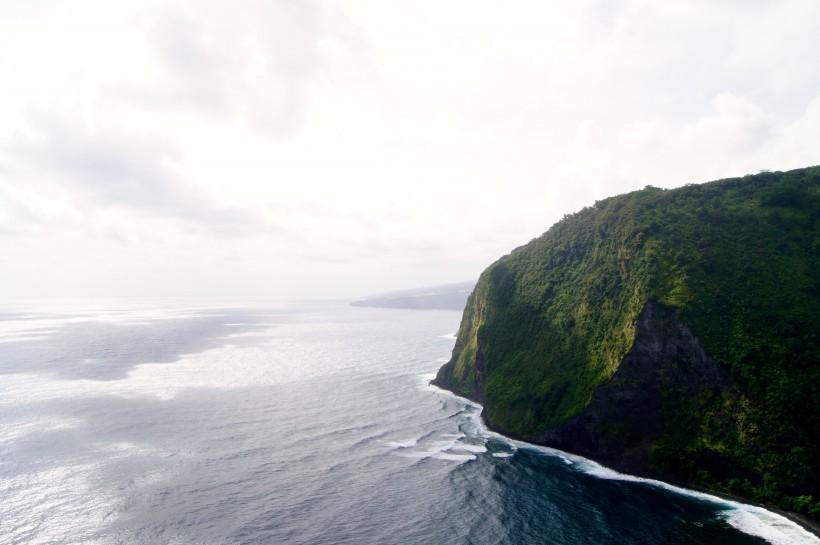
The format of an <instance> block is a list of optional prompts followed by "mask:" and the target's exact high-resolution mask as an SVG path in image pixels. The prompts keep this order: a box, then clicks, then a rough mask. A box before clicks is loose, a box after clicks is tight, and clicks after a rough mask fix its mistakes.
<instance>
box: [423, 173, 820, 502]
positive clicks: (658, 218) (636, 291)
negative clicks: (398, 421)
mask: <svg viewBox="0 0 820 545" xmlns="http://www.w3.org/2000/svg"><path fill="white" fill-rule="evenodd" d="M435 383H436V384H438V385H440V386H442V387H445V388H448V389H450V390H453V391H454V392H456V393H459V394H462V395H465V396H467V397H470V398H472V399H476V400H478V401H481V402H482V403H484V407H485V410H484V416H485V418H486V420H487V422H488V423H489V424H490V425H491V426H492V427H493V428H495V429H497V430H499V431H502V432H504V433H507V434H510V435H513V436H516V437H520V438H523V439H527V440H530V441H535V442H538V443H542V444H547V445H553V446H557V447H559V448H562V449H565V450H568V451H572V452H578V453H581V454H584V455H587V456H590V457H592V458H595V459H599V460H601V461H604V462H606V463H607V464H609V465H611V466H614V467H616V468H620V469H622V470H628V471H630V472H632V473H638V474H643V475H651V476H658V477H664V478H668V479H674V480H677V481H682V482H688V483H696V484H699V485H702V486H706V487H709V488H712V489H716V490H722V491H727V492H731V493H735V494H740V495H743V496H746V497H748V498H751V499H755V500H759V501H764V502H770V503H775V504H777V505H779V506H781V507H784V508H786V509H790V510H794V511H800V512H804V513H807V514H810V515H811V516H814V517H818V516H820V485H819V484H818V469H820V468H818V466H819V465H820V452H818V446H820V168H818V167H812V168H807V169H800V170H794V171H790V172H763V173H760V174H757V175H754V176H745V177H743V178H734V179H728V180H720V181H716V182H711V183H707V184H702V185H689V186H686V187H683V188H679V189H674V190H661V189H658V188H652V187H647V188H646V189H644V190H642V191H636V192H633V193H629V194H626V195H621V196H618V197H613V198H610V199H606V200H603V201H600V202H597V203H596V204H595V205H594V206H592V207H589V208H585V209H584V210H582V211H580V212H578V213H576V214H573V215H570V216H566V217H565V218H564V219H563V220H562V221H560V222H558V223H557V224H555V225H554V226H552V228H550V230H549V231H547V232H546V233H545V234H544V235H542V236H541V237H539V238H537V239H535V240H532V241H531V242H529V243H528V244H526V245H524V246H522V247H520V248H518V249H516V250H514V251H513V252H512V253H510V254H509V255H507V256H504V257H502V258H501V259H499V260H498V261H496V262H495V263H494V264H492V265H491V266H490V267H489V268H488V269H487V270H485V271H484V273H483V274H482V275H481V278H480V279H479V282H478V284H477V285H476V288H475V290H474V291H473V293H472V295H471V296H470V298H469V299H468V301H467V306H466V308H465V310H464V315H463V318H462V323H461V327H460V329H459V333H458V338H457V341H456V345H455V348H454V350H453V356H452V358H451V360H450V361H449V362H448V363H447V364H446V365H444V367H442V368H441V370H440V371H439V373H438V375H437V377H436V379H435Z"/></svg>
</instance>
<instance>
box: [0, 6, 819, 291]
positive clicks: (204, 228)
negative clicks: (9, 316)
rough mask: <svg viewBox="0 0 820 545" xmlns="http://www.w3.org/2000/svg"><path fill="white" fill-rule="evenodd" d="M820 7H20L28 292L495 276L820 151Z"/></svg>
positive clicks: (0, 35)
mask: <svg viewBox="0 0 820 545" xmlns="http://www.w3.org/2000/svg"><path fill="white" fill-rule="evenodd" d="M818 30H820V2H817V1H816V0H793V1H791V0H772V1H767V0H727V1H716V0H708V1H707V0H703V1H700V0H690V1H687V2H667V1H656V2H650V1H638V0H635V1H629V0H625V1H614V0H586V1H572V2H545V1H535V2H518V1H513V2H504V3H499V2H489V1H482V0H471V1H447V2H441V1H435V2H434V1H425V0H422V1H415V2H384V1H382V0H372V1H366V0H350V1H346V0H341V1H331V0H328V1H325V2H318V1H316V2H314V1H311V0H267V1H261V0H260V1H255V0H249V1H237V2H222V1H212V0H197V1H195V2H194V1H191V2H185V1H177V0H170V1H165V2H155V1H136V2H126V1H122V2H110V1H108V0H103V1H85V0H71V1H60V0H24V1H13V0H11V1H5V2H3V3H2V4H0V300H4V301H9V300H16V299H20V300H23V299H38V300H41V299H45V300H48V299H52V298H53V299H55V300H56V299H58V298H66V297H68V298H80V299H82V298H118V297H122V298H150V299H164V298H192V299H197V300H208V299H214V300H215V299H219V300H237V301H239V300H259V301H263V300H280V299H305V298H348V297H356V296H358V295H362V294H368V293H373V292H380V291H386V290H391V289H400V288H412V287H417V286H425V285H433V284H439V283H446V282H456V281H462V280H469V279H473V278H477V276H478V274H479V273H480V272H481V271H482V270H483V269H484V268H485V267H486V266H487V265H489V264H490V263H492V262H493V261H494V260H495V259H497V258H498V257H500V256H502V255H504V254H506V253H508V252H509V251H510V250H512V249H513V248H515V247H516V246H519V245H521V244H524V243H526V242H527V241H529V240H530V239H532V238H533V237H536V236H538V235H539V234H541V233H543V232H544V231H546V230H547V229H548V228H549V226H550V225H552V224H553V223H554V222H555V221H557V220H559V219H560V218H561V217H562V216H563V215H564V214H567V213H571V212H574V211H577V210H579V209H581V208H583V207H584V206H587V205H591V204H593V203H594V202H595V201H596V200H599V199H602V198H605V197H608V196H612V195H616V194H619V193H623V192H626V191H631V190H635V189H640V188H643V187H644V186H646V185H649V184H651V185H654V186H659V187H664V188H672V187H677V186H681V185H684V184H686V183H696V182H704V181H708V180H713V179H718V178H723V177H730V176H739V175H744V174H747V173H755V172H758V171H760V170H763V169H768V170H786V169H791V168H799V167H803V166H809V165H814V164H818V163H820V47H818V41H817V40H818V38H817V35H818V34H817V33H818Z"/></svg>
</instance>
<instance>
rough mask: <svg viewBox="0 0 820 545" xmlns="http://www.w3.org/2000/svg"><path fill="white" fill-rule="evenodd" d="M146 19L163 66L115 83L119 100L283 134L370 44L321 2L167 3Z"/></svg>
mask: <svg viewBox="0 0 820 545" xmlns="http://www.w3.org/2000/svg"><path fill="white" fill-rule="evenodd" d="M141 28H142V29H143V32H144V38H145V42H146V44H147V46H148V48H149V49H150V50H151V51H152V53H153V55H154V58H155V59H156V60H157V61H158V64H159V67H160V70H158V71H157V74H156V75H155V77H154V78H153V79H152V80H148V81H146V80H138V81H126V82H120V83H118V84H116V85H113V86H111V87H109V89H108V92H109V93H110V96H111V97H112V98H113V99H114V100H117V99H127V100H131V101H135V102H137V103H141V104H142V105H147V106H149V107H153V108H160V109H168V110H186V109H188V110H195V111H197V112H198V113H204V114H207V115H214V116H225V117H228V118H230V117H232V116H238V117H239V118H240V119H242V121H243V123H244V124H245V125H246V126H249V127H252V128H254V129H257V130H259V131H261V133H263V134H266V135H268V136H270V137H274V138H286V137H290V136H292V135H294V134H295V133H297V132H298V131H299V130H300V129H301V128H302V127H303V125H304V123H305V119H306V115H307V111H308V103H309V98H310V94H311V89H312V87H313V86H314V85H316V84H317V81H319V80H321V79H322V77H323V76H324V77H327V75H328V72H329V71H331V70H332V68H333V65H334V62H335V61H336V60H338V59H337V57H339V56H344V55H349V54H353V55H357V56H359V57H361V56H362V55H363V52H364V51H365V47H364V46H363V40H362V39H361V38H360V36H359V31H358V29H357V28H356V27H355V25H353V24H352V23H351V22H350V21H349V20H348V19H347V18H346V17H345V15H344V14H343V12H342V11H341V10H339V9H335V8H333V7H332V5H331V4H326V3H319V2H314V1H310V0H307V1H302V2H291V1H287V0H277V1H261V0H256V1H250V2H245V3H243V5H242V8H241V9H237V7H236V6H233V5H228V4H225V3H224V2H217V1H201V2H196V3H193V4H192V3H188V2H167V3H163V4H162V5H160V6H158V7H154V8H153V9H151V10H149V11H148V12H147V13H146V14H145V15H144V16H143V17H142V23H141Z"/></svg>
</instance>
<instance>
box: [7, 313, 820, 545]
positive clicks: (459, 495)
mask: <svg viewBox="0 0 820 545" xmlns="http://www.w3.org/2000/svg"><path fill="white" fill-rule="evenodd" d="M459 320H460V313H458V312H451V311H420V310H391V309H368V308H361V307H349V306H346V305H343V304H331V303H328V304H324V305H310V306H299V305H279V306H275V307H271V308H265V307H259V306H254V307H246V308H223V307H202V306H199V307H185V306H175V307H170V308H169V307H162V306H147V307H146V306H140V307H136V306H125V307H124V306H117V305H114V306H106V307H97V308H72V309H68V310H67V309H56V310H55V309H54V308H48V307H46V308H37V309H34V308H33V307H32V308H30V309H26V308H24V309H19V308H18V309H15V310H13V311H12V310H10V311H7V312H4V313H1V314H0V544H18V543H19V544H72V543H76V544H80V543H82V544H94V543H99V544H115V543H122V544H146V545H147V544H151V545H155V544H165V543H167V544H245V543H247V544H261V543H270V544H290V543H294V544H351V545H353V544H355V545H362V544H394V543H395V544H404V545H408V544H450V543H452V544H476V545H479V544H496V543H509V544H525V543H527V544H529V543H545V544H546V543H549V544H566V545H582V544H590V545H593V544H594V545H606V544H611V545H628V544H664V545H675V544H681V545H683V544H687V545H693V544H704V545H705V544H716V545H717V544H720V545H732V544H736V545H741V544H753V543H757V544H760V543H766V542H769V543H773V544H777V545H798V544H799V545H802V544H804V543H805V544H812V543H813V544H817V543H820V540H817V539H816V538H815V537H814V536H812V535H811V534H808V533H807V532H805V531H804V530H802V529H801V528H800V527H798V526H796V525H795V524H793V523H791V522H790V521H788V520H787V519H784V518H783V517H780V516H779V515H775V514H773V513H770V512H768V511H766V510H763V509H760V508H757V507H751V506H744V505H741V504H737V503H733V502H726V501H723V500H720V499H718V498H714V497H711V496H708V495H704V494H700V493H693V492H689V491H686V490H683V489H679V488H675V487H670V486H667V485H664V484H663V483H659V482H656V481H647V480H645V479H637V478H633V477H630V476H626V475H621V474H618V473H616V472H614V471H611V470H608V469H606V468H603V467H601V466H599V465H598V464H595V463H594V462H590V461H587V460H584V459H583V458H579V457H576V456H572V455H568V454H566V453H561V452H558V451H554V450H550V449H545V448H538V447H534V446H532V445H527V444H524V443H520V442H515V441H511V440H508V439H506V438H504V437H503V436H500V435H498V434H495V433H492V432H489V431H488V430H486V429H485V427H484V426H483V424H482V422H481V420H480V417H479V414H480V410H481V408H480V406H478V405H476V404H475V403H472V402H470V401H468V400H465V399H461V398H458V397H456V396H454V395H452V394H449V393H447V392H444V391H442V390H439V389H437V388H434V387H431V386H429V379H430V378H432V376H433V373H435V371H436V369H437V368H438V367H439V366H441V365H442V363H443V362H444V361H446V360H447V358H448V356H449V353H450V351H451V349H452V346H453V343H454V338H453V332H454V331H455V329H456V328H457V327H458V323H459Z"/></svg>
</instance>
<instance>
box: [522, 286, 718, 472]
mask: <svg viewBox="0 0 820 545" xmlns="http://www.w3.org/2000/svg"><path fill="white" fill-rule="evenodd" d="M727 387H728V380H727V379H726V377H725V375H724V374H723V372H722V371H721V369H720V367H719V366H718V365H717V364H716V363H715V361H714V360H713V359H712V358H711V357H709V355H708V354H707V353H706V352H705V351H704V349H703V347H702V346H701V344H700V342H699V341H698V339H697V338H695V336H694V335H693V334H692V332H691V331H690V329H689V328H688V327H687V326H686V324H684V323H683V322H682V321H681V320H680V318H679V317H678V316H677V313H676V312H675V311H673V310H671V309H669V308H666V307H664V306H663V305H660V304H658V303H657V302H654V301H650V302H648V303H647V304H646V306H645V307H644V308H643V311H642V312H641V313H640V315H639V317H638V321H637V324H636V337H635V343H634V345H633V347H632V349H631V350H630V352H629V353H628V354H627V356H626V357H625V358H624V360H623V362H622V363H621V365H620V367H619V368H618V371H617V372H616V373H615V374H614V375H613V377H612V379H611V380H610V381H609V382H608V383H607V384H605V385H603V386H600V387H599V388H597V389H596V390H595V392H594V393H593V395H592V400H591V401H590V403H589V405H588V406H587V407H586V408H585V409H584V411H583V412H581V414H579V415H578V416H576V417H574V418H571V419H570V420H568V421H567V422H565V423H564V424H561V425H559V426H557V427H555V428H552V429H550V430H548V431H546V432H544V433H541V434H538V435H534V436H530V437H527V438H526V439H528V440H530V441H532V442H535V443H539V444H543V445H548V446H552V447H555V448H559V449H562V450H566V451H569V452H573V453H577V454H580V455H582V456H586V457H589V458H592V459H594V460H598V461H600V462H602V463H604V464H606V465H608V466H610V467H613V468H616V469H619V470H621V471H626V472H628V473H633V474H641V475H653V474H656V473H657V472H656V471H654V470H653V467H652V465H651V463H650V447H651V446H652V444H653V443H654V441H655V440H656V439H657V438H658V436H659V432H660V430H661V427H662V426H663V425H664V424H671V425H674V423H668V422H667V423H665V422H664V413H665V410H664V409H665V407H666V406H667V405H669V404H675V406H677V407H679V406H680V405H681V404H684V405H687V406H692V407H696V406H698V405H700V404H703V403H708V402H710V401H711V400H712V399H714V397H715V396H717V395H719V394H720V393H721V391H723V390H725V389H726V388H727Z"/></svg>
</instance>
